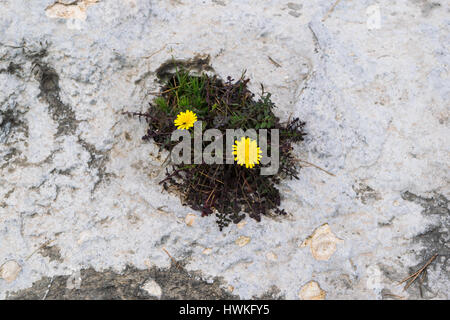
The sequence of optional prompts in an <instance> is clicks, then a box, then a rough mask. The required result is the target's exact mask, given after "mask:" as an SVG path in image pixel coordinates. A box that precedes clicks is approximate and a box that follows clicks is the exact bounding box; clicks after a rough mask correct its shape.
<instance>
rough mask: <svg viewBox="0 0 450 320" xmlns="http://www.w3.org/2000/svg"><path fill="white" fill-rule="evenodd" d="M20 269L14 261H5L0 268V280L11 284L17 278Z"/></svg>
mask: <svg viewBox="0 0 450 320" xmlns="http://www.w3.org/2000/svg"><path fill="white" fill-rule="evenodd" d="M20 271H22V267H21V266H20V264H18V263H17V262H16V261H14V260H9V261H6V262H5V263H4V264H2V265H1V266H0V278H2V279H4V280H6V281H7V282H13V281H14V280H16V278H17V277H18V276H19V273H20Z"/></svg>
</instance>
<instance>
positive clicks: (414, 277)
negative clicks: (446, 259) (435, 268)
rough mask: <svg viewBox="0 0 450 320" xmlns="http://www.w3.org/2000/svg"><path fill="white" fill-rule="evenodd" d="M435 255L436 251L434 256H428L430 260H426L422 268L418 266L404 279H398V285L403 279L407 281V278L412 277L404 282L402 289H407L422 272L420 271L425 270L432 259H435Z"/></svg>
mask: <svg viewBox="0 0 450 320" xmlns="http://www.w3.org/2000/svg"><path fill="white" fill-rule="evenodd" d="M437 256H438V254H437V253H436V254H435V255H434V256H432V257H431V258H430V260H428V262H427V263H425V265H424V266H423V267H422V268H420V269H419V270H417V271H416V272H414V273H413V274H411V275H409V276H408V277H406V278H405V279H403V280H402V281H400V282H399V283H398V284H399V285H401V284H402V283H403V282H405V281H407V280H409V279H411V278H412V279H411V280H410V281H408V282H407V283H406V285H405V287H404V288H403V291H404V290H407V289H408V288H409V287H410V286H411V285H412V284H413V282H414V281H416V279H417V278H418V277H419V276H420V275H421V274H422V272H424V271H426V269H427V268H428V266H429V265H430V264H431V263H432V262H433V260H434V259H436V257H437Z"/></svg>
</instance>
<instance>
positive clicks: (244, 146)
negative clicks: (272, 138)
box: [233, 137, 261, 168]
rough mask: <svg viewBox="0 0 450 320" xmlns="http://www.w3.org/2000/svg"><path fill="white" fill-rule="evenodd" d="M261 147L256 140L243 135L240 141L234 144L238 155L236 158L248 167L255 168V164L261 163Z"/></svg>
mask: <svg viewBox="0 0 450 320" xmlns="http://www.w3.org/2000/svg"><path fill="white" fill-rule="evenodd" d="M260 153H261V149H260V148H259V147H258V145H257V144H256V141H255V140H251V139H250V138H245V137H242V138H241V140H240V141H236V142H235V145H233V154H234V155H235V156H236V157H235V158H234V160H237V163H238V164H240V165H241V166H243V165H244V164H245V167H246V168H253V167H254V166H255V164H258V163H259V160H260V159H261V154H260Z"/></svg>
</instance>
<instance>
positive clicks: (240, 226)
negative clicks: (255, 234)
mask: <svg viewBox="0 0 450 320" xmlns="http://www.w3.org/2000/svg"><path fill="white" fill-rule="evenodd" d="M246 224H247V221H245V220H242V221H241V222H239V223H238V224H237V227H238V229H242V228H243V227H244V226H245V225H246Z"/></svg>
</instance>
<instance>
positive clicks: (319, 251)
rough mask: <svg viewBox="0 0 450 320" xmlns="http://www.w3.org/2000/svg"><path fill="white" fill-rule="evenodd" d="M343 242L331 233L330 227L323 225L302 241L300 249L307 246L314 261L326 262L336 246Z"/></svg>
mask: <svg viewBox="0 0 450 320" xmlns="http://www.w3.org/2000/svg"><path fill="white" fill-rule="evenodd" d="M343 242H344V241H343V240H341V239H339V238H338V237H336V236H335V234H334V233H333V232H331V228H330V226H329V225H328V224H327V223H325V224H323V225H322V226H320V227H319V228H317V229H316V230H315V231H314V233H313V234H312V235H311V236H309V237H308V238H307V239H306V240H305V241H303V243H302V244H301V247H306V246H309V247H310V248H311V253H312V255H313V257H314V259H316V260H328V259H330V257H331V256H332V255H333V253H334V252H335V251H336V248H337V245H338V244H339V243H343Z"/></svg>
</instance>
